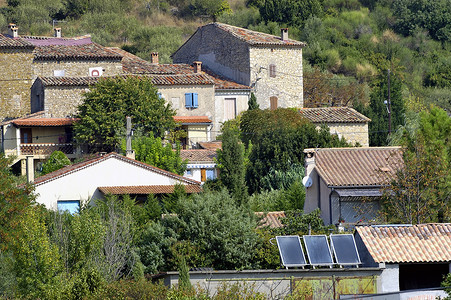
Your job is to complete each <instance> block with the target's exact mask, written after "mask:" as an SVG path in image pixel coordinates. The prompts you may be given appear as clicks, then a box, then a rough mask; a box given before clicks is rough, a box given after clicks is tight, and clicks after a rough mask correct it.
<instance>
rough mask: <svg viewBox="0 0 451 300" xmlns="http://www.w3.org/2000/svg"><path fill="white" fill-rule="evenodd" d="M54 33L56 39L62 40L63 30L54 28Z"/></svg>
mask: <svg viewBox="0 0 451 300" xmlns="http://www.w3.org/2000/svg"><path fill="white" fill-rule="evenodd" d="M53 33H54V36H55V37H56V38H60V37H61V28H54V29H53Z"/></svg>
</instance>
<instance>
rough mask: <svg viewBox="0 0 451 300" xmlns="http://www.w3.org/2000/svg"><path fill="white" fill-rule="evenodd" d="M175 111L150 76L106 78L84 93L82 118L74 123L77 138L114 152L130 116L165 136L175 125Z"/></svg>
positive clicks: (145, 128) (143, 127) (137, 123)
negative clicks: (153, 83)
mask: <svg viewBox="0 0 451 300" xmlns="http://www.w3.org/2000/svg"><path fill="white" fill-rule="evenodd" d="M174 115H175V112H174V110H172V109H171V106H170V105H169V104H167V103H166V102H165V100H164V99H162V98H161V97H159V96H158V94H157V89H156V88H155V87H154V86H153V85H152V82H151V79H150V78H146V77H141V78H138V77H127V78H122V77H117V78H102V79H101V80H99V82H98V83H97V84H96V85H95V86H93V87H92V88H91V90H90V91H89V92H87V93H85V94H84V101H83V104H81V105H80V107H79V113H78V115H77V117H78V118H79V119H80V120H79V121H78V122H76V123H75V125H74V134H75V139H76V140H77V142H79V143H82V144H88V145H89V147H90V148H91V151H107V152H110V151H114V150H116V148H118V147H119V144H120V141H121V137H123V136H124V130H123V128H124V127H125V120H126V117H127V116H130V117H132V123H133V124H134V126H135V127H136V128H139V129H141V131H142V132H143V134H148V133H150V132H152V133H153V134H154V136H155V137H163V135H164V133H165V132H166V131H169V130H171V129H173V128H175V121H174V119H173V118H172V116H174Z"/></svg>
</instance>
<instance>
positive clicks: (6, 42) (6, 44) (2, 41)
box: [0, 33, 34, 49]
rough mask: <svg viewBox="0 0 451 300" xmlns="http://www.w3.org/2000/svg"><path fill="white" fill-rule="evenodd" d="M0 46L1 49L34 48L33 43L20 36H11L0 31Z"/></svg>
mask: <svg viewBox="0 0 451 300" xmlns="http://www.w3.org/2000/svg"><path fill="white" fill-rule="evenodd" d="M0 48H3V49H34V45H33V44H32V43H30V42H28V41H26V40H23V39H21V38H12V37H10V36H8V35H3V34H1V33H0Z"/></svg>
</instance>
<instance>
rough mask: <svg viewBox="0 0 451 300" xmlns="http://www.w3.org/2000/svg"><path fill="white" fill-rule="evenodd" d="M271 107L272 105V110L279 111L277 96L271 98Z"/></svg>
mask: <svg viewBox="0 0 451 300" xmlns="http://www.w3.org/2000/svg"><path fill="white" fill-rule="evenodd" d="M269 102H270V103H269V105H270V107H269V108H270V109H271V110H275V109H277V106H278V104H277V102H278V99H277V97H276V96H272V97H270V98H269Z"/></svg>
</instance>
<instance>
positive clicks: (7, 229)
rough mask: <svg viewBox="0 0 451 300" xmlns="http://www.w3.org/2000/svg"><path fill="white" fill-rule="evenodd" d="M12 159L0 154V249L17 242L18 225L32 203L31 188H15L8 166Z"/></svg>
mask: <svg viewBox="0 0 451 300" xmlns="http://www.w3.org/2000/svg"><path fill="white" fill-rule="evenodd" d="M11 162H12V158H11V157H8V158H6V157H5V155H4V153H0V186H1V191H0V248H1V249H7V248H8V247H9V246H10V245H11V242H12V241H14V240H17V238H18V236H19V233H18V225H19V222H20V220H21V219H22V217H23V215H24V214H25V212H26V211H27V208H28V207H30V206H31V205H32V203H33V202H34V195H33V193H32V191H33V188H32V186H31V185H25V186H24V187H23V188H19V187H17V179H16V178H15V176H14V175H13V174H12V173H11V170H10V168H9V165H10V164H11Z"/></svg>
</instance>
